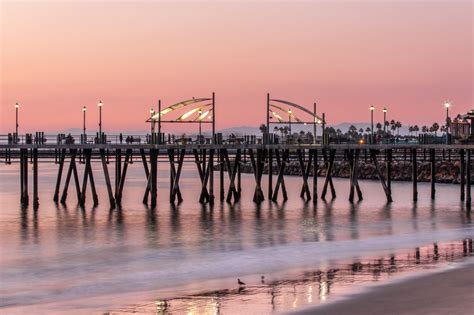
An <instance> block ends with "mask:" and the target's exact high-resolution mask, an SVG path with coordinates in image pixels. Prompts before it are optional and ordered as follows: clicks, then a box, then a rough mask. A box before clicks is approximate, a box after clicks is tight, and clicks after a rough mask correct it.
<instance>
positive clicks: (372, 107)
mask: <svg viewBox="0 0 474 315" xmlns="http://www.w3.org/2000/svg"><path fill="white" fill-rule="evenodd" d="M374 110H375V107H374V106H373V105H372V106H370V143H371V144H373V143H374Z"/></svg>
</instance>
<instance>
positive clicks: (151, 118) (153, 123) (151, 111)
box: [150, 107, 155, 143]
mask: <svg viewBox="0 0 474 315" xmlns="http://www.w3.org/2000/svg"><path fill="white" fill-rule="evenodd" d="M154 114H155V110H154V109H153V107H152V108H150V130H151V131H150V132H151V137H152V139H151V141H152V143H153V134H154V133H155V121H154V120H153V115H154Z"/></svg>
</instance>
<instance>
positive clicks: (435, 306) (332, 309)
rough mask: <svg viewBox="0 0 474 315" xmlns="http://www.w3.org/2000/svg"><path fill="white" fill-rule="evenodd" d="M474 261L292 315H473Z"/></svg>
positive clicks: (372, 289)
mask: <svg viewBox="0 0 474 315" xmlns="http://www.w3.org/2000/svg"><path fill="white" fill-rule="evenodd" d="M473 309H474V261H473V260H472V259H471V260H470V262H469V263H467V264H466V265H463V266H462V267H460V268H455V269H448V270H445V271H442V272H436V273H429V274H426V275H422V276H416V277H414V278H410V279H406V280H403V281H397V282H395V283H389V284H384V285H379V286H376V287H373V288H371V289H369V290H368V291H366V292H363V293H360V294H355V295H352V296H349V297H348V298H347V299H343V300H342V299H341V300H339V301H334V302H332V303H328V304H326V305H319V306H315V307H310V308H307V309H304V310H300V311H296V312H293V313H291V314H295V315H296V314H298V315H305V314H325V315H332V314H352V315H357V314H364V315H366V314H397V315H403V314H432V315H437V314H440V315H441V314H443V315H444V314H450V315H457V314H472V313H471V312H472V310H473Z"/></svg>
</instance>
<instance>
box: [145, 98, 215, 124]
mask: <svg viewBox="0 0 474 315" xmlns="http://www.w3.org/2000/svg"><path fill="white" fill-rule="evenodd" d="M209 101H211V102H210V103H208V102H209ZM203 103H204V104H203ZM192 105H196V106H195V107H192ZM188 106H189V107H192V108H191V109H189V110H188V111H186V112H184V113H182V112H181V114H180V115H178V116H176V115H173V114H174V113H177V112H178V110H179V109H182V108H184V107H188ZM212 106H213V103H212V98H195V97H193V98H192V99H189V100H185V101H182V102H179V103H176V104H173V105H170V106H168V107H166V108H164V109H162V110H161V112H160V113H156V114H154V115H153V116H152V117H150V118H148V119H147V122H152V121H156V122H157V121H159V120H161V121H162V122H186V121H187V122H192V121H194V122H199V121H203V120H204V119H205V118H206V117H207V118H209V117H210V118H212V112H213V108H212ZM160 116H161V117H160ZM173 116H174V117H173ZM160 118H161V119H160Z"/></svg>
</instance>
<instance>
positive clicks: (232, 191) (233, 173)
mask: <svg viewBox="0 0 474 315" xmlns="http://www.w3.org/2000/svg"><path fill="white" fill-rule="evenodd" d="M241 155H242V154H241V150H240V149H237V151H236V153H235V159H234V164H233V165H232V164H231V162H230V159H229V154H228V152H227V150H226V151H225V152H224V159H225V163H226V167H227V174H228V175H229V189H228V191H227V198H226V201H227V202H229V203H230V202H232V197H233V198H234V202H237V201H239V200H240V192H239V190H238V188H237V187H236V185H235V179H236V177H237V173H238V171H239V167H240V159H241Z"/></svg>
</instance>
